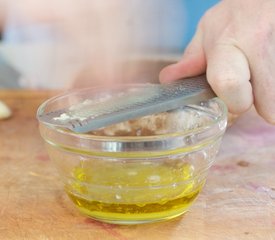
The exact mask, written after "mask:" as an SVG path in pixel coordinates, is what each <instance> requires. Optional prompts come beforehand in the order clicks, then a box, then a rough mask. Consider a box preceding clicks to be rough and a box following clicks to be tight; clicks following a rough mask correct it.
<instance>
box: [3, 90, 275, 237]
mask: <svg viewBox="0 0 275 240" xmlns="http://www.w3.org/2000/svg"><path fill="white" fill-rule="evenodd" d="M53 94H55V93H52V92H45V91H0V100H3V101H5V102H6V103H7V104H8V105H9V106H10V107H11V108H12V111H13V116H12V118H10V119H8V120H5V121H0V239H3V240H6V239H37V240H59V239H62V240H66V239H70V240H72V239H77V240H78V239H92V240H143V239H150V240H190V239H191V240H192V239H195V240H205V239H209V240H216V239H217V240H221V239H222V240H234V239H236V240H243V239H244V240H250V239H251V240H252V239H255V240H259V239H263V240H274V239H275V127H274V126H271V125H268V124H267V123H265V122H264V121H263V120H262V119H261V118H259V117H258V116H257V115H256V113H255V111H254V110H252V111H250V112H249V113H247V114H245V115H244V116H242V117H241V118H240V119H239V120H238V121H237V122H236V123H235V124H234V125H233V126H232V127H231V128H229V129H228V131H227V133H226V135H225V137H224V140H223V143H222V147H221V150H220V154H219V156H218V158H217V161H216V163H215V164H214V166H213V167H212V168H211V170H210V172H209V177H208V181H207V184H206V186H205V188H204V190H203V192H202V193H201V194H200V196H199V197H198V199H197V201H196V202H195V204H194V206H193V207H192V209H191V210H190V211H189V212H188V213H187V214H185V215H184V216H182V217H179V218H177V219H174V220H172V221H169V222H163V223H155V224H147V225H139V226H115V225H109V224H104V223H100V222H97V221H94V220H91V219H89V218H86V217H84V216H82V215H80V214H79V212H78V211H77V210H76V209H75V208H74V206H73V205H72V203H71V202H70V200H69V199H68V198H67V196H66V195H65V194H64V192H63V189H62V184H61V181H60V179H59V177H58V174H57V172H56V170H55V167H54V165H53V163H52V162H51V161H50V160H49V158H48V156H47V154H46V151H45V148H44V145H43V142H42V139H41V138H40V136H39V132H38V123H37V121H36V118H35V114H36V110H37V107H38V106H39V105H40V104H41V103H42V102H43V101H44V100H45V99H47V98H48V97H49V96H51V95H53Z"/></svg>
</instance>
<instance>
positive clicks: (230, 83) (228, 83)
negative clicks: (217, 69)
mask: <svg viewBox="0 0 275 240" xmlns="http://www.w3.org/2000/svg"><path fill="white" fill-rule="evenodd" d="M209 83H210V85H211V86H212V87H213V89H214V90H216V91H218V92H221V91H227V92H231V91H234V90H236V89H237V88H239V87H240V81H239V79H238V77H237V76H235V75H234V74H227V73H221V74H215V75H214V76H213V77H212V78H210V79H209Z"/></svg>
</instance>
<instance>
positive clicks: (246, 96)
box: [207, 44, 253, 114]
mask: <svg viewBox="0 0 275 240" xmlns="http://www.w3.org/2000/svg"><path fill="white" fill-rule="evenodd" d="M207 79H208V82H209V84H210V85H211V87H212V88H213V90H214V92H215V93H216V94H217V96H218V97H220V98H221V99H222V100H223V101H224V102H225V103H226V105H227V107H228V110H229V112H232V113H236V114H237V113H242V112H245V111H246V110H248V109H249V108H250V106H251V105H252V104H253V93H252V86H251V84H250V69H249V63H248V61H247V59H246V56H245V55H244V54H243V52H242V51H241V50H240V49H239V48H237V47H236V46H234V45H232V44H217V45H216V46H214V47H213V49H211V50H210V51H209V53H208V55H207Z"/></svg>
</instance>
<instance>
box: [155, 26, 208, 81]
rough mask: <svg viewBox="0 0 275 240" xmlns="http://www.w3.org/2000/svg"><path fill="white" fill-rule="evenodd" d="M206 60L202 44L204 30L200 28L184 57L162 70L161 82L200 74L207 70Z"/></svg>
mask: <svg viewBox="0 0 275 240" xmlns="http://www.w3.org/2000/svg"><path fill="white" fill-rule="evenodd" d="M205 69H206V60H205V55H204V50H203V45H202V31H201V29H200V28H198V30H197V32H196V34H195V36H194V37H193V39H192V41H191V42H190V44H189V45H188V47H187V48H186V50H185V52H184V54H183V58H182V59H181V60H180V61H179V62H178V63H175V64H172V65H170V66H168V67H165V68H164V69H163V70H162V71H161V72H160V76H159V78H160V81H161V82H171V81H174V80H178V79H180V78H184V77H191V76H196V75H200V74H202V73H204V72H205Z"/></svg>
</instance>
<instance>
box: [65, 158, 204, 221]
mask: <svg viewBox="0 0 275 240" xmlns="http://www.w3.org/2000/svg"><path fill="white" fill-rule="evenodd" d="M72 179H73V180H72V181H70V182H69V184H67V185H66V187H65V189H66V192H67V194H68V195H69V197H70V198H71V200H72V201H73V203H74V204H75V205H76V206H77V207H78V208H79V209H80V211H81V212H82V213H84V214H85V215H88V216H91V217H92V218H95V219H100V220H101V221H105V222H111V223H119V224H135V223H142V222H151V221H156V220H157V221H161V220H165V219H169V218H173V217H176V216H178V215H181V214H183V213H184V212H186V210H187V209H188V208H189V206H190V205H191V204H192V202H193V201H194V200H195V198H196V196H197V195H198V193H199V192H200V191H201V189H202V186H203V184H204V181H199V180H198V179H197V178H195V176H194V168H193V166H192V165H190V164H188V163H182V162H180V161H177V160H175V161H173V163H171V162H167V163H163V162H162V163H161V164H159V163H157V162H154V161H142V162H139V161H134V162H133V161H131V162H116V161H115V160H114V161H110V162H106V161H105V162H100V161H96V160H95V161H89V162H85V161H83V162H81V164H80V165H79V166H77V167H75V169H74V171H73V178H72Z"/></svg>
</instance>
